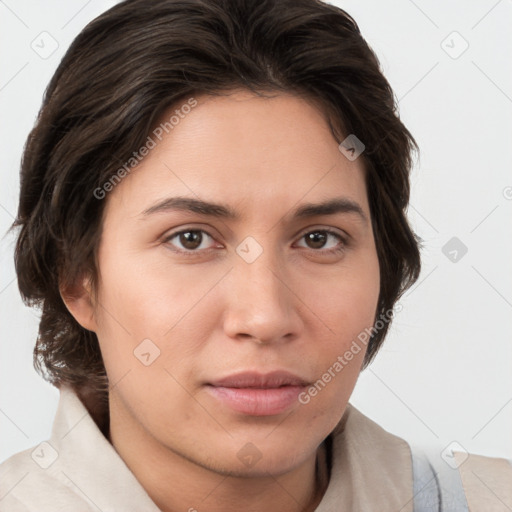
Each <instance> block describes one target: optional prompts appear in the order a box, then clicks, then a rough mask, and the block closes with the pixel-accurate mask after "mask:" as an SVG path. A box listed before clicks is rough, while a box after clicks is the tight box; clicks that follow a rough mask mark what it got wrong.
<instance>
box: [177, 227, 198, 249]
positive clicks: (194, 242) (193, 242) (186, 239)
mask: <svg viewBox="0 0 512 512" xmlns="http://www.w3.org/2000/svg"><path fill="white" fill-rule="evenodd" d="M202 239H203V237H202V235H201V233H200V232H199V231H187V232H185V233H181V235H180V242H181V244H182V245H183V247H186V248H187V249H197V248H198V247H199V246H200V245H201V241H202Z"/></svg>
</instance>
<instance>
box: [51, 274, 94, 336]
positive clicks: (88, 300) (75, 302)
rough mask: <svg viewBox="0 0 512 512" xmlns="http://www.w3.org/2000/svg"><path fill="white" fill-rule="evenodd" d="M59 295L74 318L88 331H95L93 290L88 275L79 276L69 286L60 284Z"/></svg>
mask: <svg viewBox="0 0 512 512" xmlns="http://www.w3.org/2000/svg"><path fill="white" fill-rule="evenodd" d="M60 296H61V297H62V300H63V301H64V304H65V305H66V308H67V309H68V311H69V312H70V313H71V315H73V317H74V319H75V320H76V321H77V322H78V323H79V324H80V325H81V326H82V327H83V328H84V329H87V330H89V331H93V332H96V328H97V325H96V319H95V316H94V309H95V308H94V301H93V290H92V286H91V282H90V279H89V278H88V277H84V278H80V279H78V280H77V282H76V283H75V284H73V285H70V286H61V288H60Z"/></svg>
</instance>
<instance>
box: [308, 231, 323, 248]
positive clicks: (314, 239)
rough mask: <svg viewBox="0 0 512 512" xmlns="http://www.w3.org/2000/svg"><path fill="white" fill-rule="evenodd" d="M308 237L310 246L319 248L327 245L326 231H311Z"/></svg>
mask: <svg viewBox="0 0 512 512" xmlns="http://www.w3.org/2000/svg"><path fill="white" fill-rule="evenodd" d="M307 239H308V242H310V243H309V245H310V247H313V248H314V249H319V248H321V247H323V246H324V245H325V242H326V239H327V236H326V234H325V233H322V232H321V231H315V232H313V233H309V234H308V235H307Z"/></svg>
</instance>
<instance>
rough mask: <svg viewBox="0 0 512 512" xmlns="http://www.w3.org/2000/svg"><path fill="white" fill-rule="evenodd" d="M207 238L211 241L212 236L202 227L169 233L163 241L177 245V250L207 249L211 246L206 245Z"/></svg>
mask: <svg viewBox="0 0 512 512" xmlns="http://www.w3.org/2000/svg"><path fill="white" fill-rule="evenodd" d="M208 240H210V241H213V238H212V237H211V236H210V235H209V234H208V233H207V232H206V231H203V230H202V229H185V230H183V231H179V232H177V233H172V234H171V235H169V236H168V237H167V238H166V239H165V242H166V243H169V244H171V245H173V246H175V247H176V246H178V247H177V249H176V250H177V251H178V252H194V251H197V250H201V249H209V248H211V247H213V246H210V247H209V246H208Z"/></svg>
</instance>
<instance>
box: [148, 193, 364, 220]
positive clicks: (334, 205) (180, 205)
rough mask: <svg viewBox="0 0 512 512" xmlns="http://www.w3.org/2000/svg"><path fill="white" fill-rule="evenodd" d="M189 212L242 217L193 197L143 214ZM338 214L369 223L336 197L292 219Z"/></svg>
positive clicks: (355, 207) (308, 206)
mask: <svg viewBox="0 0 512 512" xmlns="http://www.w3.org/2000/svg"><path fill="white" fill-rule="evenodd" d="M173 210H178V211H189V212H193V213H198V214H200V215H206V216H209V217H217V218H222V219H227V220H238V219H239V218H240V215H239V214H238V213H237V212H236V211H235V210H233V209H231V208H230V207H229V206H227V205H223V204H219V203H212V202H208V201H203V200H201V199H195V198H192V197H169V198H167V199H164V200H162V201H160V202H158V203H156V204H155V205H153V206H151V207H150V208H147V209H146V210H144V211H143V212H142V214H143V215H144V216H148V215H152V214H155V213H161V212H168V211H173ZM337 213H352V214H356V215H357V216H359V217H360V218H361V220H363V221H365V222H367V221H368V218H367V216H366V214H365V213H364V210H363V209H362V207H361V206H360V205H359V204H358V203H356V202H355V201H353V200H351V199H348V198H345V197H334V198H332V199H328V200H326V201H323V202H320V203H305V204H303V205H301V206H299V207H298V208H296V209H295V210H293V212H292V215H291V217H292V219H304V218H309V217H316V216H321V215H335V214H337Z"/></svg>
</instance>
